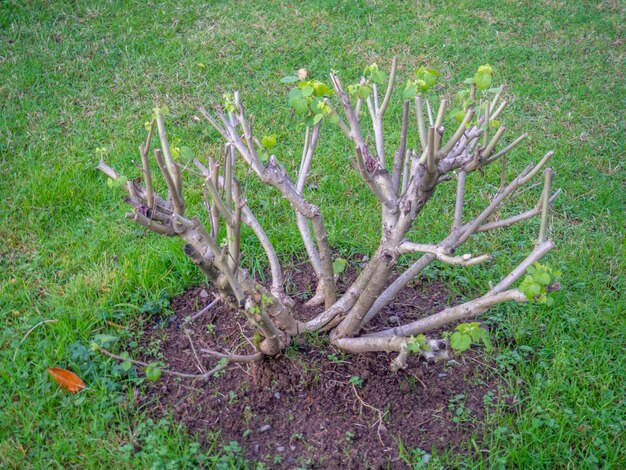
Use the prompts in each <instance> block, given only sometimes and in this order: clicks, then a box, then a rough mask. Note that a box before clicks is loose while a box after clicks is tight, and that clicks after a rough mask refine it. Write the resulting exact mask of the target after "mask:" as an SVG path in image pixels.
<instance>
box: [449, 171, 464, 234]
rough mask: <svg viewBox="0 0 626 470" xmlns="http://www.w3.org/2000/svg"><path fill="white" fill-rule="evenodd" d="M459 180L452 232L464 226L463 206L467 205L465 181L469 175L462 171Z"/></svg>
mask: <svg viewBox="0 0 626 470" xmlns="http://www.w3.org/2000/svg"><path fill="white" fill-rule="evenodd" d="M457 178H458V182H457V187H456V203H455V206H454V222H453V224H452V230H456V229H458V228H459V227H460V226H461V225H462V224H463V205H464V204H465V181H466V179H467V173H465V172H464V171H463V170H461V171H459V174H458V177H457Z"/></svg>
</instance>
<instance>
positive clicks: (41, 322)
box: [13, 320, 59, 362]
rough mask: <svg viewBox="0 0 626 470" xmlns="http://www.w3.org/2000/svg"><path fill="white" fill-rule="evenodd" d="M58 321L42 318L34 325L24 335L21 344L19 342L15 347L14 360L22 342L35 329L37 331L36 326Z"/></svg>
mask: <svg viewBox="0 0 626 470" xmlns="http://www.w3.org/2000/svg"><path fill="white" fill-rule="evenodd" d="M58 321H59V320H42V321H40V322H39V323H37V324H36V325H35V326H33V327H32V328H31V329H30V330H28V331H27V332H26V334H25V335H24V337H23V338H22V340H21V341H20V344H18V345H17V348H15V352H14V353H13V362H15V358H16V357H17V351H18V350H19V349H20V346H21V345H22V343H23V342H24V341H26V338H28V335H29V334H31V333H32V332H33V331H35V329H36V328H38V327H40V326H41V325H44V324H46V323H56V322H58Z"/></svg>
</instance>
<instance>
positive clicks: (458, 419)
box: [448, 393, 472, 424]
mask: <svg viewBox="0 0 626 470" xmlns="http://www.w3.org/2000/svg"><path fill="white" fill-rule="evenodd" d="M448 409H449V410H450V411H451V412H452V418H451V419H452V422H453V423H456V424H459V423H462V422H465V421H470V420H471V419H472V414H471V412H470V411H469V410H468V409H467V407H466V406H465V394H463V393H459V394H457V395H454V396H453V397H452V398H450V400H449V401H448Z"/></svg>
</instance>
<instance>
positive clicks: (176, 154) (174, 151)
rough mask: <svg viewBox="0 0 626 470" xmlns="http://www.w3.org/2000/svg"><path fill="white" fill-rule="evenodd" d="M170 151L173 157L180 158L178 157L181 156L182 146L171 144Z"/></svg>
mask: <svg viewBox="0 0 626 470" xmlns="http://www.w3.org/2000/svg"><path fill="white" fill-rule="evenodd" d="M170 153H171V154H172V158H173V159H174V160H178V157H180V147H174V146H173V145H170Z"/></svg>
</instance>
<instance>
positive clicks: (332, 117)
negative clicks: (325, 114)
mask: <svg viewBox="0 0 626 470" xmlns="http://www.w3.org/2000/svg"><path fill="white" fill-rule="evenodd" d="M328 120H329V121H330V123H331V124H337V123H338V122H339V116H337V115H336V114H334V113H333V114H331V115H330V117H329V118H328Z"/></svg>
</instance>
